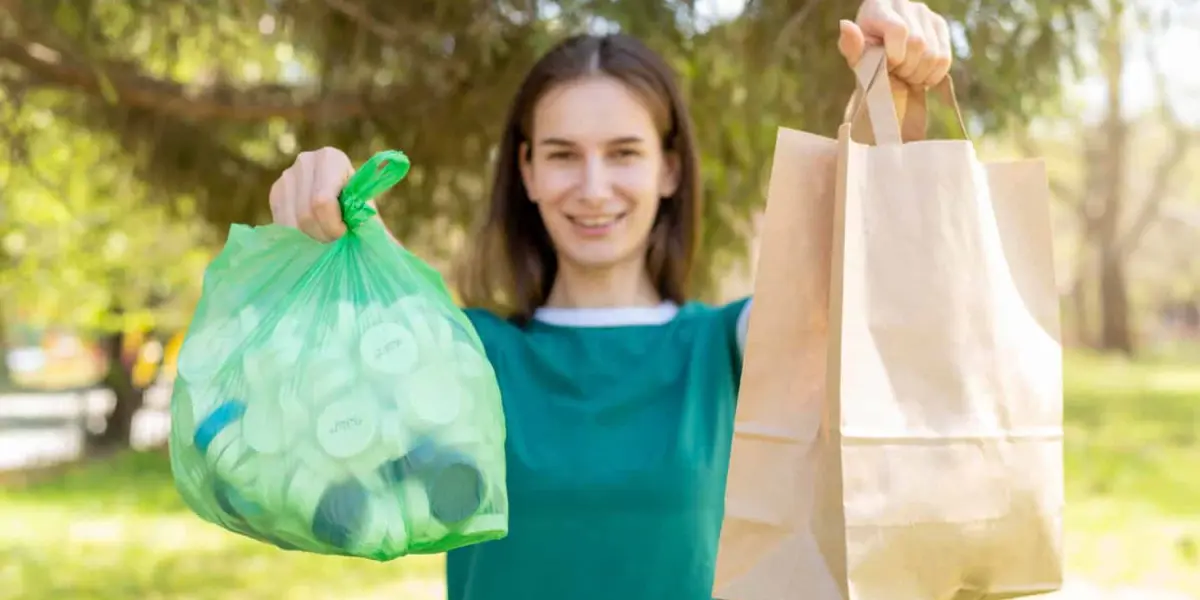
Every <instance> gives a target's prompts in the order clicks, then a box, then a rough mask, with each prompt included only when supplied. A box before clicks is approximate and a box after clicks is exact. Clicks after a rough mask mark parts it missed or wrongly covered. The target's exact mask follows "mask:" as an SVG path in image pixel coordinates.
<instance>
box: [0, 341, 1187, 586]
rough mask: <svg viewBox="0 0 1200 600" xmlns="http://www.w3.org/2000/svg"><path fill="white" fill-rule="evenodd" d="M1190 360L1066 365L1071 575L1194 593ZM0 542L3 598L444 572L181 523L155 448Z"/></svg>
mask: <svg viewBox="0 0 1200 600" xmlns="http://www.w3.org/2000/svg"><path fill="white" fill-rule="evenodd" d="M1189 362H1190V364H1191V365H1192V366H1185V361H1175V362H1172V361H1169V360H1156V361H1146V362H1141V363H1136V364H1134V363H1127V362H1123V361H1120V360H1115V359H1105V358H1098V357H1090V356H1081V355H1073V356H1071V357H1070V359H1069V361H1068V366H1067V382H1066V383H1067V394H1066V421H1067V442H1066V461H1067V489H1068V509H1067V515H1066V528H1067V532H1068V534H1067V562H1068V571H1069V573H1068V575H1069V576H1070V577H1076V578H1083V579H1086V580H1088V581H1091V582H1094V583H1097V584H1100V585H1103V586H1106V587H1115V586H1118V585H1137V586H1141V587H1145V588H1159V589H1175V590H1180V591H1192V592H1193V593H1196V592H1197V591H1200V510H1197V509H1198V508H1200V361H1189ZM0 532H3V535H0V599H3V600H7V599H9V598H24V599H28V600H50V599H58V598H71V599H95V600H117V599H121V600H127V599H130V598H137V599H139V600H156V599H167V598H170V599H178V600H209V599H212V600H216V599H221V600H225V599H238V600H257V599H267V598H270V599H278V598H287V599H288V600H310V599H311V600H316V599H322V600H324V599H327V598H339V599H344V600H368V599H374V598H388V599H392V598H404V599H406V600H426V599H427V598H436V597H437V595H436V594H433V595H430V594H429V592H428V591H425V592H424V593H422V592H421V591H419V590H416V589H414V588H409V587H406V585H407V584H409V583H412V582H429V581H434V582H436V581H437V580H438V579H439V578H440V576H441V560H440V559H439V558H437V557H416V558H405V559H400V560H398V561H394V562H391V563H383V564H377V563H372V562H367V561H363V560H352V559H339V558H330V557H320V556H310V555H303V554H296V553H289V552H284V551H281V550H276V549H273V548H271V547H268V546H265V545H263V544H258V543H256V542H251V541H249V540H243V539H241V538H239V537H237V536H234V535H232V534H227V533H225V532H223V531H222V530H220V529H218V528H216V527H215V526H211V525H208V524H206V523H204V522H202V521H200V520H199V519H198V518H196V517H193V516H192V515H191V514H190V513H188V512H187V510H186V509H185V508H184V507H183V505H182V504H181V503H180V501H179V500H178V498H177V496H176V495H175V492H174V489H173V487H172V486H171V483H170V472H169V468H168V466H167V463H166V461H165V459H164V458H163V457H162V455H160V454H157V453H146V454H129V455H124V456H121V457H119V458H116V459H111V460H108V461H105V462H99V463H95V464H91V465H83V466H79V467H76V468H73V469H71V470H69V471H67V472H66V473H65V474H63V475H61V476H57V477H55V478H53V479H52V480H50V481H47V482H45V483H40V484H31V485H25V486H19V487H15V488H14V487H9V488H8V489H6V490H5V489H0ZM433 588H434V589H435V590H436V589H437V585H436V584H434V585H433ZM1198 597H1200V596H1198Z"/></svg>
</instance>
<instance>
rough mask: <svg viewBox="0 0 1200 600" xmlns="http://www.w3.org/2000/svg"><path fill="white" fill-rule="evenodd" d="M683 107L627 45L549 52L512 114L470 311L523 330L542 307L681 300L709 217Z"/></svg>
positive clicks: (470, 281) (469, 265)
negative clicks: (487, 312)
mask: <svg viewBox="0 0 1200 600" xmlns="http://www.w3.org/2000/svg"><path fill="white" fill-rule="evenodd" d="M684 111H685V107H684V106H683V100H682V97H681V94H680V93H679V90H678V89H677V88H676V85H675V81H674V78H673V76H672V75H671V71H670V68H669V67H668V66H667V65H666V63H665V62H664V61H663V60H662V59H661V58H660V57H659V56H657V55H655V54H654V53H652V52H650V51H649V50H648V49H646V48H645V47H644V46H642V45H641V44H640V43H638V42H636V41H635V40H633V39H632V38H627V37H622V36H607V37H593V36H586V37H579V38H574V39H572V40H569V41H567V42H565V43H564V44H562V45H561V46H559V47H558V48H557V49H556V50H555V51H554V52H551V53H549V54H548V55H546V57H544V58H543V59H542V60H541V61H540V62H539V63H538V64H537V65H536V66H535V67H534V69H533V71H532V72H531V73H530V75H529V77H528V78H527V79H526V81H525V85H524V86H522V88H521V89H520V90H519V91H518V93H517V97H516V100H515V102H514V103H513V107H512V111H511V113H510V114H509V120H508V124H507V126H506V127H505V130H504V137H503V140H502V141H501V148H500V152H499V162H498V164H497V166H496V179H495V182H494V185H493V188H492V190H493V191H492V205H491V210H490V211H489V213H488V214H487V218H486V222H485V224H484V226H483V228H482V231H481V234H480V237H479V238H478V240H477V244H476V246H475V251H474V252H473V253H471V255H470V260H469V261H468V262H466V263H465V265H464V271H463V275H464V276H463V277H462V280H461V281H460V286H459V289H460V290H461V292H462V293H463V297H464V299H465V300H466V302H467V304H468V305H471V306H480V307H488V308H492V309H493V310H495V311H496V312H499V313H502V314H507V315H511V316H512V317H513V318H514V320H515V321H516V322H518V323H523V322H526V321H528V320H529V319H530V318H531V317H532V315H533V312H534V311H535V310H536V309H538V308H539V307H542V306H549V307H563V308H570V307H581V306H583V305H587V306H590V307H594V308H595V307H614V306H629V305H631V304H632V305H640V306H652V305H654V304H657V303H659V302H662V301H670V302H674V303H682V302H684V301H685V300H686V299H687V295H688V294H687V291H688V290H687V288H688V275H689V271H690V270H691V266H692V264H691V263H692V258H693V256H694V254H695V244H696V238H697V226H698V215H699V214H700V196H699V192H698V190H699V182H698V174H697V168H696V165H697V158H696V149H695V142H694V140H693V136H692V132H691V124H690V122H689V121H688V119H687V118H686V116H685V115H686V113H685V112H684Z"/></svg>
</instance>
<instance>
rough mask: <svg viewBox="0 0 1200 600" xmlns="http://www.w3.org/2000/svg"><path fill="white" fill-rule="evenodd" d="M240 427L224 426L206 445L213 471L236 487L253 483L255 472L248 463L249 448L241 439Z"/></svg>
mask: <svg viewBox="0 0 1200 600" xmlns="http://www.w3.org/2000/svg"><path fill="white" fill-rule="evenodd" d="M241 430H242V428H241V427H226V428H225V429H223V430H222V431H221V433H218V434H217V436H216V437H214V438H213V441H212V444H210V445H209V446H208V453H207V454H208V462H209V464H210V465H212V470H213V473H214V474H215V475H216V476H217V477H218V478H220V479H223V480H225V481H227V482H229V484H230V485H232V486H234V487H236V488H242V487H245V486H246V485H248V484H250V483H253V482H254V480H255V478H256V476H257V473H256V469H255V468H254V466H253V465H252V464H250V462H249V459H250V458H251V457H252V456H253V454H252V452H251V450H250V449H249V448H248V447H247V446H246V443H245V441H243V440H242V431H241Z"/></svg>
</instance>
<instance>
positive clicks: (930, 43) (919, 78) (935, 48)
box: [908, 7, 942, 87]
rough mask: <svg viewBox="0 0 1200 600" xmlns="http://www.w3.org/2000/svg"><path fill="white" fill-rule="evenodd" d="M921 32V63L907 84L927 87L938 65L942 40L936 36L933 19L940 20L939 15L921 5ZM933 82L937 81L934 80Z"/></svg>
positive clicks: (935, 26)
mask: <svg viewBox="0 0 1200 600" xmlns="http://www.w3.org/2000/svg"><path fill="white" fill-rule="evenodd" d="M920 19H921V33H922V35H923V36H924V37H925V52H924V53H923V54H922V55H921V63H920V65H918V66H917V68H916V70H914V71H913V74H912V75H911V76H910V77H909V79H908V84H909V85H911V86H913V87H927V86H929V85H932V84H930V83H929V81H930V79H932V78H933V74H934V71H935V70H937V69H938V67H939V64H940V63H939V58H940V56H941V53H942V42H941V40H940V39H939V38H938V33H937V29H936V28H937V25H936V24H935V23H934V22H935V21H940V20H941V17H939V16H938V15H937V14H935V13H934V12H933V11H932V10H929V8H928V7H922V10H921V11H920ZM933 83H937V81H934V82H933Z"/></svg>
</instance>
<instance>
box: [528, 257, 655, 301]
mask: <svg viewBox="0 0 1200 600" xmlns="http://www.w3.org/2000/svg"><path fill="white" fill-rule="evenodd" d="M661 302H662V297H661V296H660V295H659V294H658V290H656V289H655V288H654V283H653V282H652V281H650V274H649V273H647V272H646V268H645V265H644V264H642V263H640V262H639V263H634V264H628V265H614V266H612V267H607V268H604V269H584V268H579V267H576V266H573V265H568V264H564V263H559V266H558V275H557V276H556V277H555V278H554V285H553V287H551V288H550V296H549V297H548V298H547V299H546V306H548V307H552V308H613V307H626V306H655V305H657V304H659V303H661Z"/></svg>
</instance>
